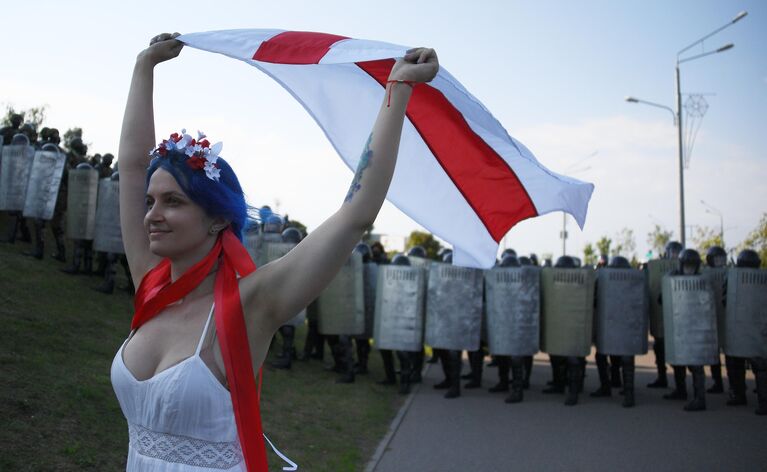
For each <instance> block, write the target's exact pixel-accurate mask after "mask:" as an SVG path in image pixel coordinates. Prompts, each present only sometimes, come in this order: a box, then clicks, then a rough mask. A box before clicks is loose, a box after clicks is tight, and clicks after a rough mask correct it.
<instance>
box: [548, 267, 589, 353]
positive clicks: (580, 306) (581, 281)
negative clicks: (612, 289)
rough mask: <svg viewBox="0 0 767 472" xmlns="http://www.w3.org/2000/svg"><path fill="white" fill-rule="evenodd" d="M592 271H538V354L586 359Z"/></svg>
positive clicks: (550, 268) (549, 269)
mask: <svg viewBox="0 0 767 472" xmlns="http://www.w3.org/2000/svg"><path fill="white" fill-rule="evenodd" d="M594 279H595V274H594V270H592V269H591V268H583V269H560V268H553V267H546V268H544V269H543V270H542V271H541V288H542V290H541V294H542V295H541V351H544V352H546V353H548V354H553V355H558V356H578V357H584V356H588V355H589V353H590V352H591V339H592V334H593V333H592V323H593V318H594Z"/></svg>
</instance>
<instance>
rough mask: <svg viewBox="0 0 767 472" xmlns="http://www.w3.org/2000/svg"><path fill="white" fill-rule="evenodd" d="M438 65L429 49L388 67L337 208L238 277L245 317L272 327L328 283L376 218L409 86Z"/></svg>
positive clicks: (391, 167) (429, 75)
mask: <svg viewBox="0 0 767 472" xmlns="http://www.w3.org/2000/svg"><path fill="white" fill-rule="evenodd" d="M438 69H439V63H438V61H437V55H436V53H435V52H434V50H432V49H426V48H419V49H413V50H411V51H408V53H407V54H406V55H405V57H404V58H403V59H400V60H398V61H397V62H396V63H395V65H394V66H393V67H392V70H391V72H390V75H389V82H388V83H387V87H386V97H385V99H384V101H383V103H382V105H381V109H380V111H379V113H378V118H377V119H376V122H375V125H374V126H373V130H372V133H371V134H370V137H369V138H368V141H367V144H366V145H365V147H364V149H363V150H362V156H361V158H360V161H359V165H358V167H357V171H356V172H355V174H354V178H353V179H352V183H351V186H350V187H349V191H348V192H347V194H346V198H345V199H344V202H343V203H342V204H341V207H340V208H339V209H338V211H336V213H334V214H333V215H332V216H331V217H330V218H328V219H327V220H326V221H325V222H324V223H323V224H322V225H320V226H319V227H318V228H317V229H316V230H315V231H313V232H312V233H311V234H310V235H309V236H307V237H306V239H304V240H303V241H301V243H300V244H299V245H298V246H296V247H295V248H294V249H293V250H292V251H290V252H289V253H288V254H286V255H285V256H284V257H282V258H281V259H279V260H277V261H275V262H273V263H271V264H268V265H266V266H264V267H263V268H260V269H259V270H257V271H256V272H254V273H253V274H251V275H250V276H248V277H245V278H243V279H241V280H240V293H241V297H242V303H243V308H244V309H245V316H246V318H249V320H248V321H249V322H250V321H251V320H254V321H256V322H260V321H261V320H263V321H266V322H267V323H268V325H267V326H268V327H269V328H272V329H277V328H278V327H279V326H280V325H282V324H283V323H284V322H286V321H287V320H289V319H290V318H291V317H292V316H294V315H295V314H296V313H298V312H299V311H300V310H301V309H302V308H304V307H305V306H307V305H308V304H309V302H311V301H312V300H313V299H315V298H316V297H317V295H319V293H320V292H321V291H322V290H323V289H324V288H325V287H326V286H327V285H328V284H329V283H330V281H331V280H332V278H333V277H334V276H335V275H336V273H338V271H339V270H340V268H341V266H343V264H344V263H345V262H346V260H347V259H348V258H349V256H350V254H351V252H352V249H353V248H354V245H355V244H356V243H357V242H358V241H359V240H360V238H361V237H362V234H363V233H364V232H365V230H367V228H368V227H370V225H372V224H373V222H374V221H375V219H376V216H377V215H378V212H379V210H380V209H381V205H382V204H383V201H384V198H386V193H387V191H388V189H389V184H390V182H391V178H392V175H393V173H394V165H395V163H396V161H397V152H398V149H399V142H400V136H401V134H402V125H403V122H404V118H405V110H406V108H407V104H408V101H409V99H410V95H411V92H412V88H413V86H415V84H417V83H419V82H428V81H430V80H432V79H433V78H434V76H435V75H436V74H437V71H438Z"/></svg>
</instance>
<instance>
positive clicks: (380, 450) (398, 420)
mask: <svg viewBox="0 0 767 472" xmlns="http://www.w3.org/2000/svg"><path fill="white" fill-rule="evenodd" d="M429 367H431V364H426V366H425V367H424V369H423V370H422V371H421V377H422V378H425V377H426V374H427V373H428V372H429ZM422 385H423V382H422V383H420V384H418V385H417V386H416V387H415V388H414V389H412V390H411V391H410V394H409V395H408V396H407V399H406V400H405V403H404V404H403V405H402V407H400V409H399V411H398V412H397V416H395V417H394V419H393V420H392V422H391V424H390V425H389V431H387V432H386V435H385V436H384V437H383V439H381V442H380V443H378V447H377V448H376V452H375V453H374V454H373V457H371V458H370V460H369V461H368V463H367V465H366V466H365V472H374V471H375V470H376V467H378V463H379V462H381V458H382V457H383V455H384V453H385V452H386V449H387V448H388V447H389V443H390V442H391V440H392V438H393V437H394V435H395V434H396V433H397V430H398V429H399V426H400V424H402V419H403V418H404V417H405V415H406V414H407V411H408V410H409V409H410V405H411V404H412V403H413V397H414V396H415V394H416V393H418V391H419V390H420V389H421V386H422Z"/></svg>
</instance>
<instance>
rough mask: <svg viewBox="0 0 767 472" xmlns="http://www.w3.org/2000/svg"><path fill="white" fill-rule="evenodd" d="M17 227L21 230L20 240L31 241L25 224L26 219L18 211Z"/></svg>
mask: <svg viewBox="0 0 767 472" xmlns="http://www.w3.org/2000/svg"><path fill="white" fill-rule="evenodd" d="M19 229H20V230H21V241H22V242H24V243H29V242H32V235H31V234H29V227H28V226H27V219H26V218H24V217H23V216H22V213H21V212H19Z"/></svg>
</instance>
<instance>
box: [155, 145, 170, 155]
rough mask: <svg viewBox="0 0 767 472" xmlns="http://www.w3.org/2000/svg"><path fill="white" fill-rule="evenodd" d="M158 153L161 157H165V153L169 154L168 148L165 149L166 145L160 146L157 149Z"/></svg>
mask: <svg viewBox="0 0 767 472" xmlns="http://www.w3.org/2000/svg"><path fill="white" fill-rule="evenodd" d="M157 154H159V155H160V156H161V157H165V155H166V154H168V150H167V149H165V146H160V147H159V148H158V149H157Z"/></svg>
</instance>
